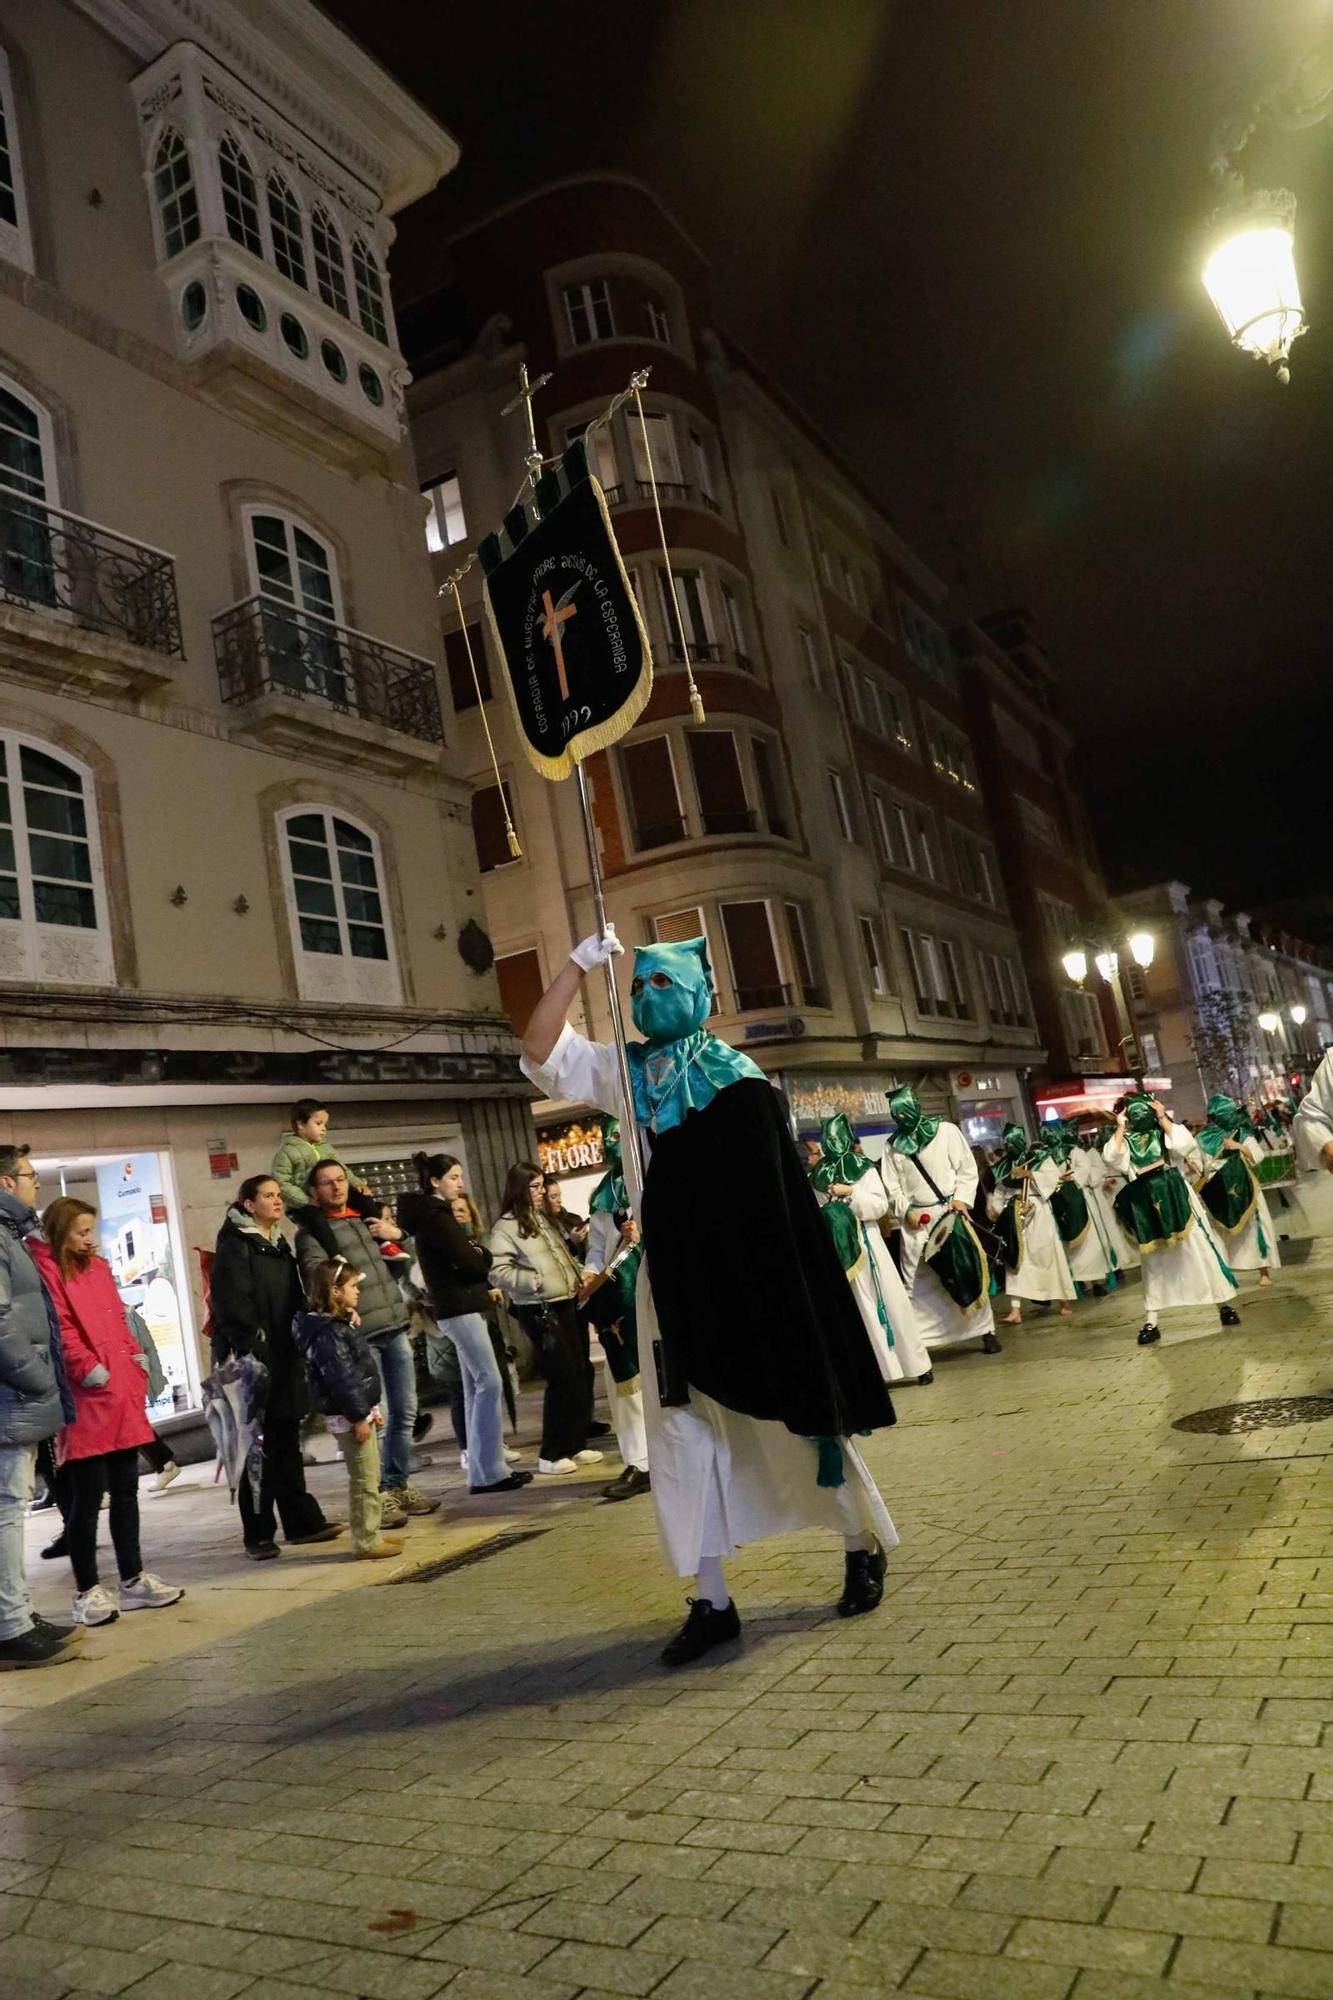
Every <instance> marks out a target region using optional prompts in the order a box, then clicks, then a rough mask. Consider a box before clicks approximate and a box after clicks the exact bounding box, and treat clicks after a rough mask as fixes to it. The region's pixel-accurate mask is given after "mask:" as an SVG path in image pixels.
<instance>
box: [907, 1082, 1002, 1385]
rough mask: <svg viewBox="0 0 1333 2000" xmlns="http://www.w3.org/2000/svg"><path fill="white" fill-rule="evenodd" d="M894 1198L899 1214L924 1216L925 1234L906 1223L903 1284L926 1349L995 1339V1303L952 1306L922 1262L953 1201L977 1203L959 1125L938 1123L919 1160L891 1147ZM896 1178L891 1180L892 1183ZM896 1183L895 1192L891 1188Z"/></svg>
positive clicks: (971, 1163)
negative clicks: (968, 1309)
mask: <svg viewBox="0 0 1333 2000" xmlns="http://www.w3.org/2000/svg"><path fill="white" fill-rule="evenodd" d="M918 1159H920V1161H921V1163H922V1165H923V1166H925V1167H926V1169H927V1170H928V1172H929V1174H930V1177H931V1179H932V1180H933V1181H934V1182H935V1185H936V1187H938V1189H939V1191H940V1195H942V1196H943V1197H944V1199H943V1200H942V1201H941V1200H940V1198H939V1196H937V1195H936V1194H934V1193H933V1192H932V1190H931V1188H930V1185H929V1183H928V1182H927V1180H926V1178H925V1175H924V1174H923V1173H922V1172H921V1169H920V1167H919V1166H918V1165H917V1160H918ZM881 1171H883V1173H884V1175H885V1184H886V1186H888V1188H889V1194H890V1198H891V1199H892V1200H894V1201H895V1203H896V1204H897V1205H898V1212H899V1213H901V1214H903V1215H906V1214H907V1213H908V1211H909V1210H910V1212H911V1214H912V1216H913V1218H916V1217H918V1216H920V1215H922V1214H925V1215H926V1216H927V1217H928V1218H929V1219H928V1221H927V1224H926V1227H925V1228H924V1229H914V1228H913V1227H912V1226H911V1225H910V1224H909V1223H907V1222H904V1223H903V1236H902V1242H903V1283H904V1284H905V1285H906V1286H907V1289H908V1292H909V1293H910V1295H911V1300H912V1310H913V1312H914V1313H915V1314H916V1325H917V1332H918V1333H919V1334H920V1336H921V1338H922V1339H923V1340H924V1341H925V1343H926V1346H927V1347H948V1346H951V1345H952V1344H953V1342H954V1341H958V1340H975V1339H976V1338H977V1336H978V1335H979V1334H983V1333H993V1332H994V1330H995V1315H994V1313H993V1312H992V1311H991V1302H990V1299H989V1298H988V1297H983V1298H982V1299H981V1300H980V1301H979V1303H978V1304H977V1305H975V1306H974V1307H973V1308H972V1310H971V1312H966V1313H965V1312H964V1311H963V1309H962V1307H961V1306H957V1305H955V1304H954V1302H953V1300H952V1299H951V1298H950V1297H949V1294H948V1293H947V1292H946V1291H945V1289H944V1287H943V1285H942V1284H941V1283H940V1281H939V1279H938V1278H937V1277H936V1276H935V1273H934V1272H933V1271H932V1270H931V1269H930V1268H929V1266H928V1265H926V1264H924V1263H923V1262H922V1260H921V1252H922V1251H923V1249H924V1248H925V1246H926V1241H927V1239H928V1237H929V1235H930V1227H931V1224H933V1223H935V1222H937V1221H938V1220H939V1218H940V1216H941V1215H943V1213H944V1211H945V1209H946V1208H947V1207H948V1205H949V1203H950V1202H951V1201H961V1202H962V1203H963V1204H964V1205H965V1206H966V1207H967V1208H968V1209H970V1208H971V1206H972V1204H973V1202H974V1201H975V1200H976V1198H977V1163H976V1161H975V1160H974V1159H973V1157H972V1148H971V1147H970V1146H969V1145H968V1143H967V1140H966V1139H965V1138H964V1137H963V1135H962V1133H961V1132H960V1131H959V1129H958V1127H957V1126H956V1125H950V1124H949V1123H948V1122H947V1121H946V1120H944V1119H941V1120H940V1126H939V1130H938V1131H937V1132H936V1134H935V1136H934V1138H933V1139H932V1140H931V1141H930V1144H929V1145H928V1146H923V1147H922V1148H921V1150H920V1153H919V1154H911V1153H896V1152H894V1150H893V1148H892V1146H890V1147H889V1149H888V1150H887V1151H886V1153H885V1155H884V1158H883V1161H882V1162H881ZM890 1176H892V1179H890ZM894 1182H896V1184H897V1185H896V1187H895V1186H894V1185H893V1183H894Z"/></svg>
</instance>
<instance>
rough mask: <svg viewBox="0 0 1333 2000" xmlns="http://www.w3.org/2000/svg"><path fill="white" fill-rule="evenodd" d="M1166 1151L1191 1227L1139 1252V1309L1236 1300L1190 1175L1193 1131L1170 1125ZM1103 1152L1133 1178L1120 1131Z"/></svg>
mask: <svg viewBox="0 0 1333 2000" xmlns="http://www.w3.org/2000/svg"><path fill="white" fill-rule="evenodd" d="M1166 1152H1167V1157H1168V1160H1169V1163H1170V1164H1171V1165H1172V1166H1175V1167H1178V1168H1179V1169H1180V1171H1181V1176H1182V1178H1183V1180H1184V1182H1185V1186H1186V1187H1187V1188H1188V1190H1189V1198H1190V1210H1191V1212H1192V1214H1193V1216H1194V1227H1193V1228H1192V1229H1191V1230H1189V1231H1188V1232H1187V1233H1186V1234H1185V1235H1184V1236H1182V1237H1181V1239H1180V1241H1179V1243H1168V1244H1166V1245H1164V1246H1163V1248H1162V1249H1160V1250H1149V1251H1147V1252H1146V1253H1145V1254H1144V1258H1143V1304H1144V1309H1145V1310H1146V1311H1147V1312H1149V1313H1152V1314H1154V1315H1155V1314H1157V1313H1159V1312H1162V1311H1164V1310H1166V1309H1167V1308H1169V1307H1171V1306H1229V1305H1231V1304H1232V1303H1233V1301H1234V1300H1235V1297H1236V1287H1235V1285H1234V1283H1233V1282H1232V1281H1231V1280H1230V1279H1229V1278H1228V1277H1227V1275H1226V1269H1225V1265H1226V1253H1225V1251H1224V1250H1223V1249H1222V1247H1221V1245H1220V1244H1219V1243H1218V1241H1217V1238H1216V1236H1215V1235H1214V1234H1213V1227H1212V1219H1211V1217H1210V1216H1209V1214H1208V1211H1207V1209H1206V1208H1205V1207H1204V1205H1203V1203H1202V1202H1201V1201H1200V1200H1199V1197H1198V1194H1197V1192H1196V1191H1195V1188H1194V1186H1193V1183H1192V1181H1191V1178H1190V1176H1191V1174H1192V1173H1197V1172H1198V1171H1199V1167H1200V1163H1201V1158H1202V1156H1201V1155H1200V1152H1199V1148H1198V1146H1197V1145H1196V1144H1195V1142H1194V1135H1193V1133H1192V1132H1190V1131H1189V1130H1188V1129H1187V1128H1186V1127H1185V1126H1184V1125H1172V1126H1171V1128H1170V1130H1169V1132H1168V1133H1167V1135H1166ZM1103 1157H1104V1159H1105V1160H1106V1162H1107V1165H1108V1166H1111V1167H1113V1168H1115V1170H1116V1171H1117V1172H1118V1173H1123V1174H1124V1175H1125V1177H1126V1179H1128V1180H1137V1179H1138V1175H1137V1173H1136V1171H1135V1169H1134V1165H1133V1162H1132V1160H1131V1157H1130V1151H1129V1142H1128V1140H1127V1139H1126V1138H1125V1136H1124V1134H1123V1133H1122V1132H1117V1133H1116V1134H1115V1136H1114V1137H1113V1138H1112V1139H1111V1140H1109V1141H1108V1143H1107V1145H1106V1148H1105V1151H1104V1154H1103Z"/></svg>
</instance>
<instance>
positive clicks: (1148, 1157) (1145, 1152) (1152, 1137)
mask: <svg viewBox="0 0 1333 2000" xmlns="http://www.w3.org/2000/svg"><path fill="white" fill-rule="evenodd" d="M1125 1139H1126V1142H1127V1144H1128V1146H1129V1157H1130V1159H1131V1160H1132V1161H1133V1162H1134V1165H1135V1166H1136V1167H1138V1168H1139V1169H1140V1171H1142V1169H1143V1168H1144V1167H1154V1166H1158V1165H1160V1164H1161V1162H1162V1161H1163V1160H1164V1159H1165V1158H1166V1147H1165V1144H1164V1143H1163V1132H1162V1126H1161V1123H1160V1122H1159V1120H1158V1116H1157V1100H1156V1099H1155V1098H1153V1097H1149V1096H1147V1095H1146V1094H1145V1093H1143V1092H1136V1093H1135V1094H1134V1096H1132V1097H1131V1098H1129V1099H1128V1100H1127V1102H1126V1104H1125Z"/></svg>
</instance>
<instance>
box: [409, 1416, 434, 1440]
mask: <svg viewBox="0 0 1333 2000" xmlns="http://www.w3.org/2000/svg"><path fill="white" fill-rule="evenodd" d="M434 1428H435V1418H434V1415H433V1414H432V1412H431V1411H430V1410H418V1411H417V1420H416V1422H415V1423H414V1424H413V1426H412V1442H413V1444H420V1443H421V1440H422V1438H424V1437H429V1436H430V1434H431V1432H432V1431H433V1430H434Z"/></svg>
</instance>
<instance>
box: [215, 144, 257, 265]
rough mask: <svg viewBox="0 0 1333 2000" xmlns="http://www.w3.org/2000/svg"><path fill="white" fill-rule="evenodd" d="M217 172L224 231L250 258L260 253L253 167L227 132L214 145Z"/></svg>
mask: <svg viewBox="0 0 1333 2000" xmlns="http://www.w3.org/2000/svg"><path fill="white" fill-rule="evenodd" d="M218 173H219V176H220V178H221V181H222V210H223V214H224V215H225V217H226V220H227V234H228V236H230V238H231V240H232V242H233V243H239V244H240V246H241V248H242V249H243V250H248V251H249V252H250V254H251V256H253V257H262V256H263V254H264V237H263V233H262V231H261V229H260V226H259V190H258V188H257V187H256V185H255V176H254V169H253V168H252V166H251V165H250V162H249V160H248V159H247V158H246V155H245V152H244V150H243V148H242V147H241V145H240V143H239V141H238V140H237V139H235V138H234V137H233V136H232V134H231V133H230V132H228V133H226V134H225V136H224V137H223V140H222V143H221V145H220V146H219V147H218Z"/></svg>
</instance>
